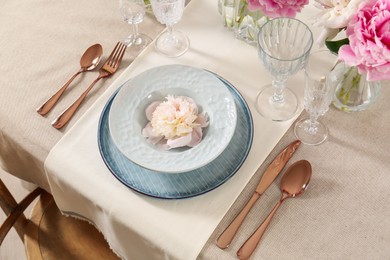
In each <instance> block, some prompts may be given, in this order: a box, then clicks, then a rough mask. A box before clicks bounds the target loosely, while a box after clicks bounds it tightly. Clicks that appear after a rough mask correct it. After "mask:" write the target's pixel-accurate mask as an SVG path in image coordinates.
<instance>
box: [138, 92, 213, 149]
mask: <svg viewBox="0 0 390 260" xmlns="http://www.w3.org/2000/svg"><path fill="white" fill-rule="evenodd" d="M166 99H167V100H166V101H164V102H153V103H151V104H150V105H149V106H148V107H147V108H146V110H145V114H146V117H147V118H148V120H149V121H150V122H149V123H148V124H147V125H146V126H145V128H144V129H143V130H142V133H143V136H144V137H146V138H147V139H148V141H149V142H150V143H152V144H158V145H159V146H160V147H162V148H163V149H171V148H176V147H182V146H190V147H193V146H195V145H197V144H198V143H199V142H200V141H201V139H202V130H201V128H202V127H206V126H207V125H208V117H207V114H206V113H204V112H203V113H201V114H198V107H197V105H196V104H195V102H194V100H192V99H191V98H189V97H184V96H179V97H173V96H171V95H168V97H167V98H166Z"/></svg>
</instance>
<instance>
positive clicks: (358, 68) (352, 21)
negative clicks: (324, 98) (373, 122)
mask: <svg viewBox="0 0 390 260" xmlns="http://www.w3.org/2000/svg"><path fill="white" fill-rule="evenodd" d="M316 2H317V7H319V8H321V9H322V11H321V12H320V14H319V15H318V18H317V20H316V22H315V25H318V26H321V27H323V29H322V32H321V34H320V37H319V39H318V42H319V43H325V44H326V46H327V47H328V48H329V49H330V50H331V51H333V52H335V53H336V54H338V57H339V60H340V61H343V62H345V64H346V65H347V66H346V72H345V74H344V79H343V80H342V82H341V83H340V84H339V86H338V88H337V89H336V94H335V98H334V102H333V103H334V105H335V106H336V107H338V108H339V109H341V110H345V111H360V110H364V109H366V108H367V107H368V106H369V105H370V104H372V103H373V102H375V100H376V99H377V97H378V95H379V91H380V87H381V81H382V80H389V79H390V0H336V1H332V0H316ZM340 36H341V37H340ZM336 38H338V39H336ZM340 38H341V39H340Z"/></svg>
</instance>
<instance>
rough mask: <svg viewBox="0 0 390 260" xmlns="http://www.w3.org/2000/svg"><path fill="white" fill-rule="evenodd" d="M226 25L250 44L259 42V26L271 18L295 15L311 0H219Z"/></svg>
mask: <svg viewBox="0 0 390 260" xmlns="http://www.w3.org/2000/svg"><path fill="white" fill-rule="evenodd" d="M218 1H219V2H218V6H219V10H220V13H221V14H222V16H223V23H224V26H225V27H227V28H230V29H233V31H234V33H235V36H236V37H237V38H239V39H242V40H244V41H246V42H247V43H249V44H252V45H256V44H257V40H256V37H257V33H258V31H259V28H260V27H261V26H262V25H263V24H264V23H265V22H267V21H268V20H269V19H272V18H276V17H295V16H296V14H297V13H299V12H300V11H301V10H302V9H303V7H304V6H305V5H307V4H308V3H309V0H290V1H286V0H218Z"/></svg>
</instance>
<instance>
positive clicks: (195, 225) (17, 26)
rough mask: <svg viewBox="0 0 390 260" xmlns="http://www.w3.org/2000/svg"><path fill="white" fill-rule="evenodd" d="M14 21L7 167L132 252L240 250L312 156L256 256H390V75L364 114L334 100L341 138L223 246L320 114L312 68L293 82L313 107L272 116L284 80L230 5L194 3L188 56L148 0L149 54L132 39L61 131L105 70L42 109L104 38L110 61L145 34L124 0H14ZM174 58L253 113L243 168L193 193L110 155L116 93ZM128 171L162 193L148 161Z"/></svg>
mask: <svg viewBox="0 0 390 260" xmlns="http://www.w3.org/2000/svg"><path fill="white" fill-rule="evenodd" d="M314 2H315V1H310V3H309V4H308V5H307V6H305V7H304V9H303V10H302V11H301V12H300V13H298V14H297V17H296V18H297V19H300V20H301V21H303V22H305V23H306V24H307V25H308V26H309V27H310V29H311V30H312V33H313V38H314V43H313V47H312V52H313V51H316V50H320V49H323V48H324V46H321V45H320V44H318V43H317V42H316V39H317V38H318V36H319V33H320V28H318V27H316V26H315V25H313V19H314V17H315V16H316V14H317V13H318V9H317V8H316V7H315V5H314ZM0 24H1V25H0V35H1V37H0V46H1V49H0V72H1V77H0V92H1V94H0V106H1V107H0V166H1V168H2V169H3V170H5V171H7V172H8V173H9V174H12V175H14V176H16V177H18V178H20V179H22V180H24V181H27V182H30V183H32V184H35V185H37V186H39V187H42V188H43V189H45V190H46V191H48V192H50V193H51V194H52V195H53V197H54V199H55V201H56V204H57V205H58V207H59V209H60V210H61V211H62V213H63V214H65V215H67V216H71V217H77V218H82V219H85V220H87V221H89V222H90V223H91V224H93V225H95V226H96V228H98V229H99V230H100V231H101V232H102V234H103V235H104V237H105V238H106V240H107V241H108V243H109V245H110V247H111V249H112V250H113V251H114V252H115V253H116V254H117V255H118V256H119V257H121V258H122V259H183V260H184V259H185V260H186V259H237V255H236V253H237V251H238V250H239V248H240V247H241V246H242V244H243V243H244V242H245V241H246V240H247V239H248V237H249V236H251V234H252V233H253V232H254V231H255V230H256V228H257V227H258V226H259V225H260V224H261V223H262V222H263V220H264V219H265V218H266V217H267V215H268V214H269V212H270V211H271V210H272V208H273V206H274V205H275V204H276V203H277V202H278V201H279V200H280V198H281V195H282V192H281V190H280V182H281V177H282V175H283V173H284V172H285V169H286V168H287V167H289V166H290V165H292V164H293V163H294V162H297V161H299V160H307V161H308V162H310V164H311V167H312V176H311V179H310V182H309V185H308V187H307V189H306V191H305V192H304V193H303V194H302V195H301V196H299V197H297V198H294V199H289V200H287V201H286V202H285V203H283V205H282V206H281V207H280V209H279V210H278V212H277V213H276V214H275V216H274V217H273V220H272V222H271V223H270V224H269V227H268V229H267V230H266V232H265V234H264V236H263V237H262V239H261V241H260V243H259V245H258V246H257V248H256V250H255V251H254V253H253V255H252V256H251V259H389V256H390V246H389V245H390V218H389V216H390V155H389V147H390V120H389V119H390V117H389V115H387V114H386V113H387V112H386V111H388V110H390V103H389V102H387V101H386V95H390V84H389V82H387V81H383V82H382V87H381V92H380V95H379V98H378V100H377V101H376V102H375V103H373V104H371V105H370V106H369V107H368V108H367V109H366V110H364V111H359V112H346V111H342V110H339V109H337V108H336V107H334V106H333V105H331V106H330V108H329V111H328V112H327V113H326V114H325V115H324V116H323V117H321V118H320V120H321V121H322V122H324V123H325V124H326V126H327V127H328V129H329V136H328V138H327V140H326V141H325V142H324V143H322V144H320V145H316V146H311V145H305V144H301V145H300V146H299V148H298V149H297V151H296V152H295V153H294V155H293V156H292V158H291V159H290V161H289V162H288V163H287V165H286V166H285V167H284V170H282V173H281V174H279V176H278V177H277V178H276V179H275V181H274V182H273V183H271V184H270V186H269V188H268V189H267V190H266V191H265V192H264V193H263V194H262V195H261V196H260V198H259V199H258V201H257V202H256V204H255V205H254V206H253V208H252V209H251V211H250V212H249V213H248V215H247V217H246V219H245V220H244V222H243V224H242V226H241V227H240V228H239V229H238V232H237V234H236V236H235V237H234V239H233V240H232V242H231V245H230V246H229V247H228V248H226V249H221V248H219V247H218V246H217V245H216V241H217V239H218V237H219V236H220V234H221V233H222V232H223V231H224V230H225V229H226V227H227V226H228V225H229V224H230V223H231V221H232V220H233V219H234V218H235V217H236V216H237V214H239V212H240V211H241V210H242V208H243V207H244V206H245V204H246V203H247V202H248V200H249V199H250V198H251V196H252V194H253V193H254V192H255V190H256V186H257V185H258V183H259V181H260V179H261V177H262V175H263V173H264V172H265V170H266V169H267V167H268V165H270V164H271V162H272V161H273V159H274V158H275V157H276V156H277V155H278V154H279V153H280V152H281V151H282V150H283V149H284V148H285V147H286V146H287V145H288V144H290V143H291V142H293V141H295V140H296V139H297V138H296V136H295V134H294V124H295V122H296V121H297V120H299V119H301V118H304V117H307V116H308V115H307V113H306V111H305V110H304V107H303V93H304V74H303V71H302V70H301V71H299V72H298V73H296V74H295V75H293V76H291V77H290V78H289V80H288V84H289V86H290V87H291V88H293V89H294V91H295V92H296V93H297V96H298V99H299V102H300V106H299V113H297V115H296V116H294V117H293V118H292V119H290V120H287V121H283V122H278V121H272V120H269V119H267V118H264V117H263V116H262V115H260V114H259V113H258V112H257V111H256V108H255V99H256V95H257V93H258V92H259V90H260V89H261V88H262V86H264V85H266V84H267V83H269V82H271V81H272V76H271V74H270V73H269V72H268V71H267V70H266V69H265V67H264V66H263V65H262V63H261V61H260V60H259V56H258V52H257V47H256V46H255V45H252V44H248V43H247V42H245V41H243V40H241V39H238V38H236V37H235V36H234V32H233V31H232V30H230V29H229V28H226V27H224V23H223V20H222V17H221V14H220V12H219V11H218V3H217V1H215V0H191V1H187V3H186V7H185V10H184V13H183V16H182V19H181V20H180V21H179V22H178V23H177V24H176V25H175V26H174V28H175V29H177V30H180V31H181V32H183V33H185V34H186V35H187V36H188V38H189V40H190V47H189V49H188V51H187V52H186V53H184V54H183V55H181V56H179V57H175V58H171V57H166V56H164V55H161V54H160V53H158V52H157V51H156V49H155V39H156V37H157V36H158V35H159V34H160V33H161V32H163V31H164V30H166V29H165V26H164V25H162V24H160V23H159V22H158V21H157V20H156V18H155V16H154V14H153V12H152V10H151V9H150V8H149V7H148V8H147V12H146V16H145V18H144V20H143V21H142V22H141V23H140V24H139V31H140V32H142V33H144V34H147V35H148V36H150V37H151V38H152V39H153V41H152V43H150V44H149V45H148V46H147V47H146V48H144V49H143V50H142V51H138V50H136V49H135V48H133V46H131V45H130V46H128V47H127V49H126V52H125V55H124V57H123V60H122V62H121V64H120V66H119V68H118V70H117V72H116V73H114V74H113V75H112V76H110V77H108V78H105V79H102V80H100V81H99V82H98V83H97V84H96V85H95V87H94V88H93V89H92V91H91V92H90V93H89V94H88V95H87V97H86V99H85V100H84V102H83V103H82V105H81V106H80V108H79V109H78V110H77V111H76V113H75V115H74V116H73V118H72V119H71V120H70V122H69V123H68V124H67V125H65V126H64V127H63V128H61V129H56V128H54V127H53V126H52V125H51V123H52V122H53V120H55V118H56V117H57V116H58V115H59V114H60V113H61V112H62V111H63V110H64V109H66V108H67V107H68V106H69V105H70V104H71V103H72V102H74V101H75V100H76V99H77V98H78V97H79V96H80V94H81V93H82V92H83V91H84V90H85V89H86V88H87V87H88V85H89V84H90V83H92V81H93V80H94V79H95V78H96V77H97V76H98V74H99V72H98V69H99V68H100V66H101V65H100V66H98V67H97V68H96V69H94V70H92V71H89V72H85V73H81V75H79V76H78V77H77V78H76V79H75V80H74V81H73V82H72V83H71V84H70V85H69V87H68V89H67V90H66V91H65V92H64V94H63V96H62V97H61V99H60V100H59V101H58V103H57V104H56V106H55V107H54V108H53V109H52V110H51V111H50V112H49V113H47V114H46V115H44V116H42V115H40V114H38V113H37V111H36V110H37V108H38V107H39V106H40V105H41V104H42V103H43V102H44V101H45V100H47V99H48V98H49V97H50V96H51V95H52V94H53V93H54V92H56V91H57V90H58V89H59V88H60V87H61V86H62V85H63V84H65V82H66V81H67V80H68V79H69V78H70V77H71V76H72V75H73V74H74V73H76V72H77V71H78V70H79V69H80V64H79V62H80V57H81V55H82V54H83V53H84V51H85V50H86V49H87V48H88V47H89V46H91V45H93V44H97V43H99V44H100V45H101V46H102V48H103V56H102V61H104V60H105V59H106V58H107V57H108V55H109V54H110V52H111V50H112V49H113V48H114V46H115V44H116V43H117V42H118V41H123V40H124V39H125V38H126V37H127V35H128V34H129V33H130V32H131V31H132V28H131V26H129V24H127V23H126V22H125V21H123V19H122V17H121V14H120V10H119V1H105V0H92V1H76V0H67V1H48V0H38V1H37V0H20V1H11V0H3V1H1V3H0ZM169 65H172V66H190V67H193V68H197V69H201V70H204V71H208V72H211V73H212V74H213V75H216V76H218V77H219V78H220V79H222V80H223V82H225V84H226V85H227V86H230V89H231V91H232V93H234V96H235V100H236V106H238V107H239V108H240V109H241V110H243V111H244V112H243V111H241V110H240V111H241V112H242V113H241V114H240V113H239V114H238V116H239V117H238V118H237V120H238V123H237V127H241V128H243V129H246V130H247V132H246V133H247V141H246V143H245V145H246V146H245V149H244V150H243V152H242V153H241V154H239V156H241V158H242V161H240V163H239V164H238V167H237V169H235V170H234V171H231V172H230V174H229V175H226V176H225V178H224V179H223V180H219V181H218V183H217V184H215V185H213V186H212V187H210V188H203V189H202V187H203V186H200V187H199V188H200V189H201V191H200V192H195V193H193V194H192V195H191V194H190V195H188V196H176V197H167V196H166V194H165V193H162V194H161V193H158V192H157V193H152V194H150V193H148V192H142V191H141V192H140V190H137V189H136V188H134V187H132V186H131V185H128V183H126V180H123V179H122V180H121V179H120V178H118V176H117V175H116V174H115V169H114V168H115V167H114V168H113V167H112V165H111V161H110V160H109V159H107V157H106V156H107V155H106V154H105V152H107V150H108V151H111V150H110V149H111V148H107V145H113V144H112V143H108V144H107V143H106V141H107V138H108V137H107V135H109V130H108V131H107V129H106V128H108V122H107V120H108V119H107V117H108V113H109V109H110V106H111V103H112V101H113V100H114V101H115V95H116V94H117V93H119V92H118V91H120V90H121V89H122V88H124V86H126V82H128V81H129V80H130V79H132V78H134V77H137V76H138V75H140V74H142V73H144V72H145V71H148V70H151V69H153V68H158V67H160V66H169ZM239 124H242V125H243V126H241V125H239ZM105 129H106V130H105ZM104 136H105V137H104ZM233 138H234V137H233ZM237 142H238V143H240V139H237ZM242 143H243V142H242ZM242 145H244V144H242ZM105 149H106V150H105ZM114 156H116V155H114ZM137 169H138V168H137ZM207 169H208V171H204V172H203V173H202V174H203V175H202V176H200V177H196V178H200V179H196V180H191V179H190V180H184V179H183V178H184V177H179V178H182V179H179V181H177V182H176V183H174V184H172V185H173V186H172V187H174V186H175V185H176V186H180V185H182V184H181V182H184V183H185V182H186V181H187V182H199V183H202V182H207V180H208V178H209V176H207V175H210V176H211V178H212V175H215V174H217V171H219V170H220V169H218V167H214V168H210V167H209V168H207ZM213 171H214V172H213ZM126 172H127V173H126V174H128V175H129V176H130V177H131V178H135V177H132V174H134V175H136V176H138V177H137V179H136V180H134V181H137V182H139V183H141V186H142V187H146V188H150V189H152V190H153V188H155V187H154V186H152V184H150V182H148V176H144V175H142V170H135V168H131V167H130V168H129V169H126ZM155 174H157V175H158V174H159V173H155ZM146 175H147V174H146ZM178 175H180V173H179V174H178ZM161 176H163V177H161ZM196 176H198V175H196ZM154 177H155V176H152V177H151V178H152V179H153V178H154ZM158 178H165V177H164V174H163V175H159V177H158ZM192 178H194V177H192ZM153 185H156V187H159V185H162V184H161V183H157V184H153ZM174 188H175V187H174ZM157 189H158V188H157Z"/></svg>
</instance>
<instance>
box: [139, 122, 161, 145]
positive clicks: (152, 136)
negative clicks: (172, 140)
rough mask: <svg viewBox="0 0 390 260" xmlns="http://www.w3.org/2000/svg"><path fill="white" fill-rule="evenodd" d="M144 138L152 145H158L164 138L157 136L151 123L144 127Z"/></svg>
mask: <svg viewBox="0 0 390 260" xmlns="http://www.w3.org/2000/svg"><path fill="white" fill-rule="evenodd" d="M142 136H143V137H145V138H146V140H148V142H149V143H151V144H156V143H158V142H159V141H160V140H161V139H162V138H163V136H161V135H157V134H156V133H155V132H154V131H153V127H152V124H151V123H150V122H149V123H148V124H147V125H146V126H145V127H144V129H142Z"/></svg>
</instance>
